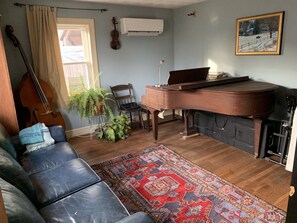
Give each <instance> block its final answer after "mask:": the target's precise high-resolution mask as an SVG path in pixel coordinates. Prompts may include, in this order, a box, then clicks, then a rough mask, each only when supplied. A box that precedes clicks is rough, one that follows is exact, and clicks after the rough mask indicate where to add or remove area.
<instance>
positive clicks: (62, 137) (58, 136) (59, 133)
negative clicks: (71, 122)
mask: <svg viewBox="0 0 297 223" xmlns="http://www.w3.org/2000/svg"><path fill="white" fill-rule="evenodd" d="M48 129H49V131H50V133H51V136H52V138H53V139H54V140H55V143H58V142H67V137H66V134H65V131H64V128H63V127H62V126H61V125H54V126H49V127H48Z"/></svg>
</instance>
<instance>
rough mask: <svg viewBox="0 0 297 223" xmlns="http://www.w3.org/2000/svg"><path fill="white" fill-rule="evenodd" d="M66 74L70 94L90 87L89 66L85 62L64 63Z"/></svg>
mask: <svg viewBox="0 0 297 223" xmlns="http://www.w3.org/2000/svg"><path fill="white" fill-rule="evenodd" d="M63 67H64V75H65V79H66V83H67V85H68V86H69V94H73V93H79V92H80V91H82V90H83V88H84V87H85V88H89V75H88V66H87V64H85V63H79V64H64V65H63Z"/></svg>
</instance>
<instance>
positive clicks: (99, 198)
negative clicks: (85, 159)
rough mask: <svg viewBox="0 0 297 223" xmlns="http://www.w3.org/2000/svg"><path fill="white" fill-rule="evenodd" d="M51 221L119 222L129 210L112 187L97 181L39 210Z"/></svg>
mask: <svg viewBox="0 0 297 223" xmlns="http://www.w3.org/2000/svg"><path fill="white" fill-rule="evenodd" d="M39 212H40V214H41V215H42V216H43V218H44V220H45V221H46V222H48V223H51V222H61V223H62V222H63V223H64V222H106V223H108V222H110V223H114V222H117V221H119V220H121V219H123V218H125V217H126V216H128V215H129V214H128V212H127V210H126V208H125V207H124V206H123V205H122V203H121V202H120V201H119V200H118V198H117V197H116V196H115V195H114V193H113V192H112V191H111V190H110V188H109V187H108V186H107V185H106V184H105V183H104V182H103V181H101V182H99V183H96V184H94V185H92V186H89V187H87V188H85V189H83V190H81V191H78V192H76V193H74V194H72V195H69V196H68V197H65V198H63V199H61V200H59V201H56V202H55V203H52V204H50V205H48V206H46V207H44V208H42V209H40V210H39Z"/></svg>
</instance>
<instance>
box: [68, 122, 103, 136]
mask: <svg viewBox="0 0 297 223" xmlns="http://www.w3.org/2000/svg"><path fill="white" fill-rule="evenodd" d="M97 127H98V126H97V125H92V126H86V127H83V128H78V129H71V130H66V131H65V133H66V136H67V138H68V139H69V138H72V137H75V136H80V135H86V134H90V133H93V132H94V131H95V129H96V128H97Z"/></svg>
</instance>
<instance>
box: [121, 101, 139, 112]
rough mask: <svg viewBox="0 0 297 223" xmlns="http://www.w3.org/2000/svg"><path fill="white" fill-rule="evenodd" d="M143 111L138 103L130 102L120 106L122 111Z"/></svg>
mask: <svg viewBox="0 0 297 223" xmlns="http://www.w3.org/2000/svg"><path fill="white" fill-rule="evenodd" d="M137 109H139V110H140V109H141V106H140V105H139V104H137V103H136V102H130V103H125V104H121V105H120V110H122V111H131V110H137Z"/></svg>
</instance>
